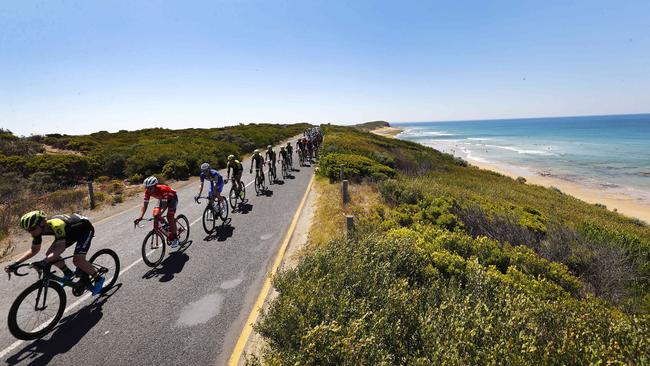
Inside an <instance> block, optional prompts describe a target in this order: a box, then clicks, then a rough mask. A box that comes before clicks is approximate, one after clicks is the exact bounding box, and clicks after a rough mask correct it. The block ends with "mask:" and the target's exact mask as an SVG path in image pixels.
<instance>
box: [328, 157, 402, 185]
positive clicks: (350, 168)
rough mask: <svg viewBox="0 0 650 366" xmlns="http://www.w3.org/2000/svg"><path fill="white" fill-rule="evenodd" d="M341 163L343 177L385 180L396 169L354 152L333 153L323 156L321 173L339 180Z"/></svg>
mask: <svg viewBox="0 0 650 366" xmlns="http://www.w3.org/2000/svg"><path fill="white" fill-rule="evenodd" d="M341 165H343V179H350V180H355V181H360V180H361V179H363V178H371V179H373V180H383V179H387V178H390V177H393V176H394V175H395V171H394V170H393V169H391V168H389V167H387V166H386V165H383V164H380V163H378V162H376V161H374V160H372V159H370V158H366V157H363V156H359V155H353V154H340V153H332V154H328V155H326V156H324V157H322V158H321V160H320V164H319V167H320V170H319V173H320V174H321V175H323V176H325V177H328V178H330V180H333V181H335V180H339V177H340V171H341Z"/></svg>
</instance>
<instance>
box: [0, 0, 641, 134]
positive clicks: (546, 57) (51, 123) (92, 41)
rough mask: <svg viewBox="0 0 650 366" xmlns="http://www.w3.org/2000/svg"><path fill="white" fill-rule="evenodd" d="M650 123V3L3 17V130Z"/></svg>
mask: <svg viewBox="0 0 650 366" xmlns="http://www.w3.org/2000/svg"><path fill="white" fill-rule="evenodd" d="M646 112H650V1H648V0H639V1H637V0H626V1H610V0H608V1H600V0H589V1H570V0H562V1H555V0H548V1H525V0H519V1H500V0H495V1H483V0H481V1H478V0H477V1H465V0H454V1H407V0H401V1H380V0H368V1H366V0H355V1H338V0H326V1H319V0H296V1H274V0H229V1H226V0H209V1H191V0H186V1H157V0H147V1H136V0H124V1H115V0H102V1H99V0H98V1H88V0H80V1H63V0H45V1H31V0H2V1H0V128H5V129H9V130H11V131H13V132H14V133H16V134H19V135H30V134H43V133H68V134H82V133H89V132H93V131H98V130H107V131H117V130H120V129H127V130H134V129H140V128H148V127H167V128H185V127H215V126H224V125H233V124H238V123H253V122H273V123H293V122H312V123H323V122H332V123H340V124H345V123H357V122H363V121H371V120H387V121H440V120H468V119H494V118H518V117H541V116H569V115H594V114H619V113H620V114H623V113H646Z"/></svg>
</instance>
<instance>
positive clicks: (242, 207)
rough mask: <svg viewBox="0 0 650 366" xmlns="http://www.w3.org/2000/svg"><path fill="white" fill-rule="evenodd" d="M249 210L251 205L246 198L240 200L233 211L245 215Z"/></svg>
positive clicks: (251, 208)
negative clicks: (242, 200)
mask: <svg viewBox="0 0 650 366" xmlns="http://www.w3.org/2000/svg"><path fill="white" fill-rule="evenodd" d="M251 211H253V205H251V204H250V203H248V200H246V202H242V203H240V204H239V207H237V211H233V212H237V213H240V214H243V215H245V214H247V213H249V212H251Z"/></svg>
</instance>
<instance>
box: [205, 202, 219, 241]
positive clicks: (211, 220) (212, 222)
mask: <svg viewBox="0 0 650 366" xmlns="http://www.w3.org/2000/svg"><path fill="white" fill-rule="evenodd" d="M216 225H217V213H216V212H215V210H214V208H213V207H212V206H211V205H207V206H205V210H203V230H205V233H206V234H210V233H212V232H213V231H214V228H215V226H216Z"/></svg>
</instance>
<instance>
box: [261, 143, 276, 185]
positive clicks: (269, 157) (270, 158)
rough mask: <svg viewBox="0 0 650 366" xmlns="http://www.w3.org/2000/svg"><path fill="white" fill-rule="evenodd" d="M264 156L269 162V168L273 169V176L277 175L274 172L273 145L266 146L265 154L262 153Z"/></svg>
mask: <svg viewBox="0 0 650 366" xmlns="http://www.w3.org/2000/svg"><path fill="white" fill-rule="evenodd" d="M264 157H265V158H266V159H267V161H268V163H269V169H273V176H274V177H275V176H277V174H275V173H276V172H275V151H273V146H271V145H269V146H267V147H266V154H264ZM271 183H273V182H271Z"/></svg>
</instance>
